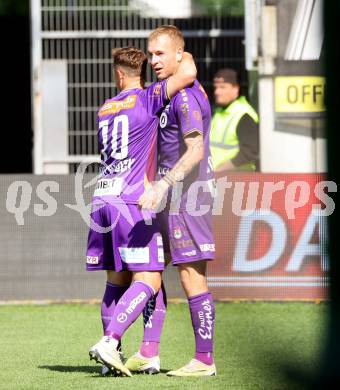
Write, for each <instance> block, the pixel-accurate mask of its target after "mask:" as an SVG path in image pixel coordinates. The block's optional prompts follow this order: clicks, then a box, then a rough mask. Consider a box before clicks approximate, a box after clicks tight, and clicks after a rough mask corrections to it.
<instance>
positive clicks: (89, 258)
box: [86, 256, 99, 264]
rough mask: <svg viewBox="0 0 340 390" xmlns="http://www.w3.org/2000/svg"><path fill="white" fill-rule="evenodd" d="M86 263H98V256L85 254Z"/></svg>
mask: <svg viewBox="0 0 340 390" xmlns="http://www.w3.org/2000/svg"><path fill="white" fill-rule="evenodd" d="M86 263H87V264H98V263H99V257H98V256H86Z"/></svg>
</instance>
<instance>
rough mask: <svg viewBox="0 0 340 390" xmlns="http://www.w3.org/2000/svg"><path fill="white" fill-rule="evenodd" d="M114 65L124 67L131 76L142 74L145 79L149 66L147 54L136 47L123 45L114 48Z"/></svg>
mask: <svg viewBox="0 0 340 390" xmlns="http://www.w3.org/2000/svg"><path fill="white" fill-rule="evenodd" d="M112 58H113V67H114V68H116V67H122V68H124V70H125V71H126V73H127V74H128V75H129V76H132V77H134V76H141V78H142V79H145V72H146V66H147V62H148V60H147V56H146V54H145V53H144V52H143V51H142V50H140V49H137V48H136V47H122V48H120V49H113V50H112Z"/></svg>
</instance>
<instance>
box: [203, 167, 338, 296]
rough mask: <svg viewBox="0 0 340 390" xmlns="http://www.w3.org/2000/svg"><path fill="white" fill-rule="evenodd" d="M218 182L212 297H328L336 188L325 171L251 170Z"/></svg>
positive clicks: (211, 264)
mask: <svg viewBox="0 0 340 390" xmlns="http://www.w3.org/2000/svg"><path fill="white" fill-rule="evenodd" d="M217 183H218V186H217V187H218V195H217V197H216V198H215V201H216V203H214V209H213V214H216V215H214V216H213V222H214V223H213V225H214V233H215V240H216V260H215V261H214V262H211V263H210V264H209V271H208V282H209V286H210V288H211V290H212V291H213V293H214V297H215V298H216V299H231V300H235V299H250V300H252V299H266V300H324V299H327V285H328V277H327V269H328V259H327V250H326V246H327V245H326V240H327V215H329V214H330V213H331V212H332V211H333V210H334V202H333V200H332V199H331V197H330V196H331V192H332V191H336V186H335V184H334V183H330V182H327V181H326V178H325V177H324V176H323V175H320V174H249V173H233V174H231V173H230V174H228V176H227V177H223V176H220V177H217ZM223 197H224V199H223ZM217 200H218V201H217ZM222 206H223V207H222Z"/></svg>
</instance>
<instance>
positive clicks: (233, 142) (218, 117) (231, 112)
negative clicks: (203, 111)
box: [210, 96, 259, 171]
mask: <svg viewBox="0 0 340 390" xmlns="http://www.w3.org/2000/svg"><path fill="white" fill-rule="evenodd" d="M245 114H248V115H249V116H250V117H251V118H252V119H253V120H254V121H255V122H256V123H258V122H259V117H258V115H257V113H256V111H255V110H254V109H253V107H252V106H251V105H250V104H249V103H248V102H247V99H246V98H245V97H244V96H240V97H239V98H238V99H236V100H234V101H233V102H232V103H231V104H229V106H228V107H226V108H223V107H218V108H216V110H215V111H214V115H213V117H212V120H211V130H210V152H211V157H212V162H213V166H214V168H216V167H217V166H218V165H220V164H222V163H223V162H225V161H227V160H230V159H232V158H233V157H235V156H236V155H237V153H238V152H239V150H240V147H239V140H238V137H237V131H236V130H237V126H238V124H239V122H240V119H241V118H242V117H243V115H245ZM255 168H256V167H255V162H249V163H247V164H243V165H241V166H240V167H237V169H238V170H242V171H255Z"/></svg>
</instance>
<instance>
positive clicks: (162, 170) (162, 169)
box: [158, 167, 170, 175]
mask: <svg viewBox="0 0 340 390" xmlns="http://www.w3.org/2000/svg"><path fill="white" fill-rule="evenodd" d="M169 171H170V168H166V167H158V174H159V175H166V174H167V173H168V172H169Z"/></svg>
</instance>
